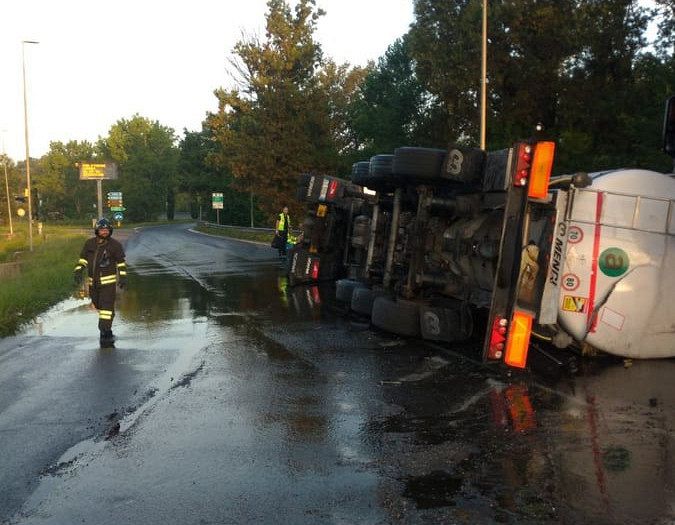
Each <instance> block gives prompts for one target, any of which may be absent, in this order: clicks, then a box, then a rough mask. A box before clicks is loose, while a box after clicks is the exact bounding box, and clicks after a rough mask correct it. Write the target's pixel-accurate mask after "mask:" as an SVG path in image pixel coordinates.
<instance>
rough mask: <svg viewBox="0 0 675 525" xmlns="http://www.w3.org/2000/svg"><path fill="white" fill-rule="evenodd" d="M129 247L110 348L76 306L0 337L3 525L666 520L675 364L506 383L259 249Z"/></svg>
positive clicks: (90, 315) (189, 237)
mask: <svg viewBox="0 0 675 525" xmlns="http://www.w3.org/2000/svg"><path fill="white" fill-rule="evenodd" d="M126 249H127V255H128V259H127V260H128V263H129V267H130V285H129V289H128V290H127V291H125V292H124V293H123V294H121V295H120V297H119V301H118V305H117V317H116V318H115V322H114V330H115V333H116V335H117V336H118V341H117V343H116V348H115V349H106V350H103V349H99V347H98V340H97V337H98V332H97V328H96V322H97V319H96V313H95V311H92V310H91V309H90V308H89V306H88V304H87V301H86V300H82V299H70V300H68V301H65V302H63V303H61V304H60V305H58V306H57V307H56V308H54V309H52V310H51V311H49V312H48V313H46V314H45V315H43V316H42V317H41V318H40V319H38V320H37V322H36V323H34V324H32V325H30V326H28V327H27V328H26V329H25V330H24V331H23V332H22V333H21V334H19V335H17V336H15V337H11V338H6V339H2V340H0V457H1V460H2V461H1V462H0V522H2V523H11V524H59V525H68V524H75V523H92V524H120V523H134V524H135V523H138V524H160V523H161V524H166V523H176V524H178V523H180V524H211V523H212V524H221V523H228V524H229V523H233V524H234V523H237V524H238V523H289V524H295V523H298V524H304V523H307V524H315V523H338V524H343V523H373V524H379V523H466V524H492V523H514V524H515V523H518V524H521V523H532V524H535V523H536V524H546V523H565V524H568V523H569V524H577V523H578V524H586V523H593V524H610V523H611V524H614V523H617V524H641V525H642V524H658V525H666V524H672V523H675V438H674V434H673V430H674V428H673V427H674V426H675V381H673V378H675V362H673V361H672V360H670V361H654V362H632V363H624V362H622V361H615V360H595V361H592V362H588V363H582V366H581V367H580V370H579V372H578V373H577V374H576V375H574V376H569V375H566V374H554V375H551V374H548V373H544V371H543V370H542V371H541V372H540V371H537V370H535V372H534V373H532V374H526V375H522V376H508V375H505V374H503V373H500V372H498V371H492V370H489V369H486V368H484V367H483V366H482V365H481V364H480V363H478V362H477V361H476V360H474V359H473V358H472V355H473V352H472V349H471V345H468V347H466V348H463V347H453V348H450V347H443V346H439V345H431V344H428V343H425V342H423V341H419V340H409V341H406V340H404V339H399V338H396V337H392V336H390V335H388V334H384V333H378V332H376V331H373V330H372V329H370V328H369V326H368V324H367V323H365V322H363V320H359V319H355V318H352V317H350V316H349V315H347V314H346V313H345V312H344V311H343V310H342V308H341V307H340V306H339V305H336V304H335V302H334V299H333V298H334V288H333V287H332V286H331V285H330V284H327V285H325V286H321V287H296V288H289V287H288V286H287V282H286V280H285V278H284V277H283V272H282V271H281V267H280V264H279V262H278V261H277V260H276V258H275V254H274V251H273V250H272V249H271V248H269V247H267V246H261V245H255V244H251V243H245V242H240V241H233V240H226V239H220V238H214V237H209V236H204V235H201V234H197V233H192V232H190V231H188V227H187V226H182V225H177V226H164V227H157V228H145V229H143V230H141V231H139V232H138V233H137V234H135V235H133V236H132V237H130V238H129V239H128V240H127V245H126Z"/></svg>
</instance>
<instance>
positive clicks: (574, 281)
mask: <svg viewBox="0 0 675 525" xmlns="http://www.w3.org/2000/svg"><path fill="white" fill-rule="evenodd" d="M580 282H581V281H580V280H579V277H578V276H576V275H575V274H573V273H566V274H565V275H563V276H562V287H563V288H564V289H565V290H567V291H570V292H572V291H574V290H576V289H577V288H579V284H580Z"/></svg>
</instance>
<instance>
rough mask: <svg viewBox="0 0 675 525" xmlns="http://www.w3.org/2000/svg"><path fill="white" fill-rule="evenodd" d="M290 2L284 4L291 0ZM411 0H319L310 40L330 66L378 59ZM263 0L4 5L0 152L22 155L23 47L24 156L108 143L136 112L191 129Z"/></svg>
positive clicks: (8, 0)
mask: <svg viewBox="0 0 675 525" xmlns="http://www.w3.org/2000/svg"><path fill="white" fill-rule="evenodd" d="M290 3H291V4H294V2H293V1H292V0H291V2H290ZM412 4H413V1H412V0H317V5H318V6H319V7H321V8H323V9H324V10H325V11H326V15H325V16H324V17H322V18H321V19H320V20H319V25H318V31H317V35H316V36H317V39H318V41H319V42H320V43H321V45H322V48H323V51H324V54H325V55H326V56H328V57H331V58H332V59H333V60H335V61H336V62H338V63H343V62H349V63H351V64H354V65H357V64H358V65H365V64H366V63H367V62H368V60H377V58H379V57H380V56H381V55H382V54H383V53H384V51H385V50H386V49H387V47H388V46H389V45H390V44H391V43H392V42H393V41H394V40H395V39H396V38H398V37H400V36H401V35H403V34H404V33H405V32H407V30H408V26H409V24H410V23H411V22H412V19H413V5H412ZM265 9H266V1H265V0H183V1H178V0H114V1H111V0H107V1H101V0H4V1H3V2H2V10H1V15H0V19H1V20H2V27H1V29H0V71H2V74H1V75H0V152H1V151H2V149H3V146H4V151H6V153H7V154H8V155H9V156H10V157H11V158H13V159H14V160H21V159H24V158H25V145H24V125H23V123H24V117H23V91H22V89H23V88H22V86H23V84H22V73H21V71H22V69H21V65H22V60H21V55H22V44H21V41H22V40H37V41H39V42H40V43H39V44H37V45H29V44H26V45H25V46H24V47H25V64H26V78H27V95H28V97H27V98H28V131H29V139H30V140H29V145H30V155H31V157H34V158H35V157H41V156H42V155H44V154H45V153H46V152H47V151H48V150H49V143H50V142H51V141H62V142H66V141H69V140H78V141H82V140H89V141H91V142H94V141H96V140H97V139H98V137H99V136H106V135H107V134H108V130H109V129H110V127H111V126H112V125H113V124H114V123H115V122H117V121H118V120H119V119H121V118H129V117H131V116H132V115H134V114H135V113H138V114H140V115H141V116H143V117H147V118H150V119H152V120H158V121H159V122H160V123H161V124H162V125H165V126H169V127H172V128H174V130H175V131H176V133H177V134H178V135H179V136H180V135H182V132H183V129H184V128H187V129H188V130H190V131H195V130H199V129H201V122H202V120H203V119H204V116H205V114H206V112H207V111H212V110H215V109H216V98H215V97H214V95H213V90H214V89H216V88H218V87H221V86H222V87H230V86H232V80H231V77H230V76H229V74H228V69H227V67H228V64H227V58H228V57H229V56H231V51H232V48H233V46H234V44H235V43H236V42H237V41H238V40H240V39H241V36H242V33H245V34H247V35H252V34H257V35H260V36H262V35H263V34H264V22H265V19H264V15H265Z"/></svg>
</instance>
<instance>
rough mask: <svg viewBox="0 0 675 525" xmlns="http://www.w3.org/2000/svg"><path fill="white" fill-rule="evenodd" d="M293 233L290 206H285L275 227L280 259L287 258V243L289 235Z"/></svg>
mask: <svg viewBox="0 0 675 525" xmlns="http://www.w3.org/2000/svg"><path fill="white" fill-rule="evenodd" d="M290 231H291V218H290V217H289V216H288V206H284V207H283V208H282V210H281V213H280V214H279V217H278V218H277V222H276V224H275V225H274V235H275V236H276V237H277V239H276V240H277V242H278V248H277V249H278V250H279V257H280V258H282V259H283V258H285V257H286V243H287V242H288V234H289V233H290Z"/></svg>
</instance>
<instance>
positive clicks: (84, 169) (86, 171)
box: [76, 162, 117, 218]
mask: <svg viewBox="0 0 675 525" xmlns="http://www.w3.org/2000/svg"><path fill="white" fill-rule="evenodd" d="M76 166H77V167H78V168H80V180H95V181H96V197H97V198H96V202H97V204H98V217H99V218H101V217H103V184H102V181H104V180H114V179H117V164H115V163H114V162H78V163H77V164H76Z"/></svg>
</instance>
